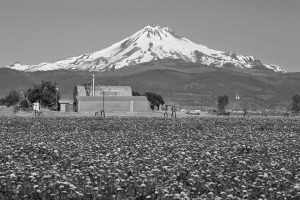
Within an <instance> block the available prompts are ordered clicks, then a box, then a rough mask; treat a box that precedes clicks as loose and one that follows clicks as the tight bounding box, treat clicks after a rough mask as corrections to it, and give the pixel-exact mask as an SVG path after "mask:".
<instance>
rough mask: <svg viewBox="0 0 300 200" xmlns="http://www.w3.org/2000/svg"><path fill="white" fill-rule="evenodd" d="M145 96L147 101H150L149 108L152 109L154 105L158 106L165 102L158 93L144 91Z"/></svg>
mask: <svg viewBox="0 0 300 200" xmlns="http://www.w3.org/2000/svg"><path fill="white" fill-rule="evenodd" d="M145 96H146V97H147V99H148V101H150V108H151V109H152V110H153V109H154V106H157V107H159V106H160V105H163V104H164V103H165V100H164V99H163V97H162V96H161V95H159V94H155V93H152V92H146V93H145Z"/></svg>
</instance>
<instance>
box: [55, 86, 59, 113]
mask: <svg viewBox="0 0 300 200" xmlns="http://www.w3.org/2000/svg"><path fill="white" fill-rule="evenodd" d="M57 91H58V88H57V87H56V88H55V109H56V111H57V107H58V106H57Z"/></svg>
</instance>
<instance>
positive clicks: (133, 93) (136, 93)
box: [132, 91, 142, 96]
mask: <svg viewBox="0 0 300 200" xmlns="http://www.w3.org/2000/svg"><path fill="white" fill-rule="evenodd" d="M132 96H142V94H141V93H140V92H138V91H132Z"/></svg>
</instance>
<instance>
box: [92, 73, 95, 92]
mask: <svg viewBox="0 0 300 200" xmlns="http://www.w3.org/2000/svg"><path fill="white" fill-rule="evenodd" d="M92 96H95V75H94V74H93V81H92Z"/></svg>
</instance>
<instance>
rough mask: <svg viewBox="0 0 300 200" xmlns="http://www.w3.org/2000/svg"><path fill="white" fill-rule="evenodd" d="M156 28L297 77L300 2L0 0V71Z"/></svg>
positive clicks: (74, 53)
mask: <svg viewBox="0 0 300 200" xmlns="http://www.w3.org/2000/svg"><path fill="white" fill-rule="evenodd" d="M152 22H155V23H156V24H157V25H160V26H163V27H164V26H167V27H170V28H171V29H173V30H174V31H175V32H176V33H177V34H178V35H180V36H183V37H186V38H188V39H190V40H192V41H193V42H195V43H199V44H203V45H206V46H208V47H209V48H212V49H216V50H222V51H232V52H236V53H239V54H242V55H252V56H255V57H258V58H259V59H260V60H261V61H262V62H263V63H266V64H276V65H279V66H281V67H283V68H284V69H286V70H287V71H300V64H299V59H300V50H299V49H300V0H218V1H216V0H181V1H179V0H160V1H158V0H106V1H104V0H48V1H46V0H0V66H3V65H10V64H13V63H15V62H17V61H18V62H20V63H22V64H39V63H41V62H54V61H57V60H61V59H66V58H68V57H72V56H77V55H80V54H84V53H90V52H93V51H97V50H101V49H103V48H106V47H108V46H110V45H112V44H113V43H116V42H118V41H120V40H121V39H124V38H125V37H128V36H130V35H132V34H133V33H135V32H136V31H138V30H140V29H142V28H143V27H145V26H146V25H149V24H150V23H152Z"/></svg>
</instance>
